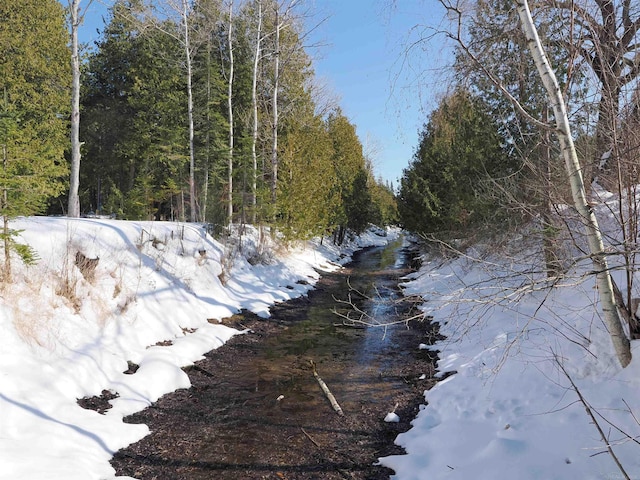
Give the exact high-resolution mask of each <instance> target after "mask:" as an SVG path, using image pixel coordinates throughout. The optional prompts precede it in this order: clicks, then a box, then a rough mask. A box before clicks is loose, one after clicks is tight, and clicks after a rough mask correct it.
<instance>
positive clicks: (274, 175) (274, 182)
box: [271, 3, 282, 208]
mask: <svg viewBox="0 0 640 480" xmlns="http://www.w3.org/2000/svg"><path fill="white" fill-rule="evenodd" d="M279 14H280V12H279V6H278V4H277V3H276V11H275V15H276V31H275V42H274V52H273V53H274V55H275V58H274V63H273V94H272V98H271V103H272V108H273V125H272V136H273V143H272V146H271V201H272V202H273V207H274V208H275V206H276V199H277V188H278V87H279V81H280V28H282V25H281V24H280V18H279V17H280V15H279Z"/></svg>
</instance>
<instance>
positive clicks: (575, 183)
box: [441, 0, 631, 367]
mask: <svg viewBox="0 0 640 480" xmlns="http://www.w3.org/2000/svg"><path fill="white" fill-rule="evenodd" d="M441 3H442V5H443V6H444V7H445V8H446V9H447V12H448V14H449V15H450V18H451V19H452V20H453V22H454V23H455V24H456V28H457V32H456V33H450V32H449V33H448V35H449V37H450V38H453V39H454V40H455V41H456V42H457V43H458V45H460V46H461V48H462V51H463V52H464V53H465V54H466V55H468V56H469V57H470V58H471V59H472V60H473V61H474V62H475V63H476V64H477V65H478V66H479V68H481V70H482V71H483V72H484V74H485V75H486V76H487V77H488V78H489V79H490V80H491V81H492V82H493V83H494V84H495V85H496V87H497V88H498V90H499V91H501V92H502V94H503V95H505V96H506V97H507V98H508V99H509V100H510V101H511V102H512V104H513V106H514V108H515V109H516V111H517V112H519V113H520V114H521V115H523V116H524V117H525V118H526V119H527V121H529V122H531V123H532V124H533V125H536V126H538V127H540V128H543V129H549V128H551V129H552V131H553V132H554V133H555V135H556V137H557V139H558V142H559V145H560V151H561V154H562V158H563V163H564V170H565V174H566V178H567V182H568V183H569V186H570V189H571V197H572V203H573V205H574V207H575V209H576V211H577V213H578V216H579V218H580V221H581V223H582V224H583V225H584V228H585V234H586V240H587V244H588V250H589V256H590V259H591V261H592V264H593V269H594V272H593V273H594V274H595V277H596V285H597V287H598V295H599V299H600V304H601V308H602V311H603V316H604V322H605V324H606V327H607V330H608V333H609V335H610V337H611V340H612V343H613V346H614V349H615V352H616V356H617V358H618V360H619V361H620V364H621V365H622V366H623V367H626V366H627V365H628V364H629V362H630V361H631V350H630V342H629V339H628V338H627V336H626V334H625V332H624V329H623V324H622V321H621V316H620V311H619V310H618V305H617V303H616V292H615V287H614V283H613V281H612V278H611V275H610V270H609V265H608V262H607V258H606V254H605V249H604V243H603V240H602V236H601V232H600V227H599V224H598V221H597V218H596V216H595V213H594V211H593V209H592V207H591V206H590V204H589V202H588V200H587V193H586V189H585V183H584V178H583V170H582V165H581V164H580V161H579V160H578V155H577V152H576V147H575V144H574V139H573V136H572V131H571V127H570V124H569V118H568V114H567V106H566V100H565V97H564V94H563V92H562V90H561V87H560V84H559V82H558V79H557V77H556V75H555V72H554V70H553V69H552V68H551V64H550V62H549V59H548V57H547V55H546V52H545V50H544V48H543V46H542V42H541V41H540V37H539V34H538V30H537V28H536V26H535V24H534V22H533V18H532V16H531V12H530V9H529V5H528V3H527V0H514V4H515V7H516V12H517V14H518V17H519V19H520V24H521V28H522V31H523V33H524V35H525V38H526V42H527V47H528V49H529V51H530V53H531V56H532V58H533V61H534V64H535V66H536V70H537V72H538V75H539V76H540V79H541V81H542V83H543V86H544V89H545V91H546V94H547V99H548V103H549V104H550V107H551V109H552V111H553V114H554V121H555V125H554V126H551V125H549V124H547V123H546V122H544V121H542V120H540V119H539V118H536V117H535V116H534V115H532V114H531V113H530V112H529V111H528V109H527V108H526V106H525V105H522V104H521V103H520V102H518V100H517V99H516V98H515V97H514V96H513V94H512V93H511V92H510V91H509V90H508V89H507V88H505V86H504V84H503V83H502V82H501V80H500V78H498V77H497V75H496V74H495V72H494V71H492V70H491V69H490V67H488V66H486V65H484V64H483V62H482V60H481V59H480V58H479V57H478V56H476V55H474V53H473V52H471V50H470V49H469V47H468V45H467V44H466V43H465V42H464V40H463V39H462V30H463V22H462V16H463V15H462V10H461V9H460V8H459V6H458V5H457V4H452V3H448V2H447V1H446V0H441Z"/></svg>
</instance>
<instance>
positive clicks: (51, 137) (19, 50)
mask: <svg viewBox="0 0 640 480" xmlns="http://www.w3.org/2000/svg"><path fill="white" fill-rule="evenodd" d="M0 45H2V49H1V51H0V146H1V148H2V152H1V154H2V158H0V161H1V165H0V191H1V192H0V194H1V197H0V212H1V215H2V217H3V219H4V227H3V231H2V233H1V237H2V239H3V241H4V250H5V269H4V275H3V277H4V278H5V279H10V277H11V271H10V250H11V247H12V246H13V247H16V244H15V243H14V241H13V235H14V232H12V231H11V230H10V229H9V226H8V221H9V219H10V218H12V217H15V216H17V215H32V214H34V213H38V212H41V211H42V210H43V208H44V207H45V206H46V203H47V201H48V200H49V199H50V198H51V197H54V196H57V195H59V194H60V193H61V192H62V190H63V188H64V186H65V182H64V180H63V178H64V176H66V175H67V174H68V165H67V164H66V162H65V160H64V151H65V147H66V145H67V143H68V138H67V128H68V115H69V106H70V103H71V99H70V95H69V91H70V90H69V88H70V81H71V78H70V68H69V50H68V48H67V32H66V28H65V18H64V12H63V9H62V7H61V6H60V4H59V3H58V2H57V1H55V0H25V1H22V2H2V3H0ZM23 251H24V249H23Z"/></svg>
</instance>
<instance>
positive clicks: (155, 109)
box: [81, 0, 397, 238]
mask: <svg viewBox="0 0 640 480" xmlns="http://www.w3.org/2000/svg"><path fill="white" fill-rule="evenodd" d="M141 5H142V2H141V1H140V0H118V1H117V2H116V3H115V4H114V5H113V7H112V16H111V18H110V21H109V23H108V25H107V26H106V28H105V31H104V32H103V33H102V37H101V39H100V41H99V42H98V43H97V44H96V49H95V50H94V51H93V52H92V53H91V54H90V56H89V58H88V62H87V64H86V66H85V70H84V78H83V92H82V106H83V111H82V122H81V129H82V131H81V137H82V139H83V140H84V141H85V142H86V144H85V147H84V151H83V162H82V164H81V186H82V189H81V196H82V198H81V204H82V205H86V206H88V207H89V208H91V209H92V210H94V211H97V212H99V213H105V214H109V213H114V214H116V215H117V216H118V217H120V218H127V219H138V218H150V217H154V218H166V219H171V218H182V214H183V211H182V205H183V204H184V203H188V202H189V199H188V198H187V197H188V192H189V185H188V176H187V163H188V131H187V110H186V109H187V99H186V95H187V90H186V72H185V71H184V50H183V45H181V44H180V42H179V40H178V39H177V38H179V37H180V35H181V32H180V31H178V28H179V27H178V25H177V24H176V23H175V21H176V20H175V19H171V18H166V19H165V21H164V22H163V23H162V30H163V31H160V30H158V29H156V28H151V27H148V28H147V27H145V28H143V24H141V23H140V22H139V21H137V20H134V18H136V16H138V17H141V18H142V17H144V15H136V13H137V12H138V9H139V8H141ZM275 7H276V2H267V3H265V4H263V14H264V18H263V24H262V43H261V56H260V62H259V71H258V76H257V78H256V83H257V106H258V135H257V145H256V154H257V164H258V165H257V167H258V171H257V175H256V178H257V181H256V183H257V185H256V190H257V207H256V209H255V212H254V211H253V179H254V171H253V156H252V151H251V144H252V129H253V108H252V107H253V104H252V98H251V90H252V88H251V87H252V79H253V78H252V73H253V58H254V52H255V38H256V36H255V35H256V18H255V15H256V12H257V11H256V8H255V3H253V2H245V3H243V4H242V6H241V8H240V9H239V10H237V12H236V14H235V18H234V20H233V22H234V24H233V29H232V33H233V39H232V41H233V51H234V81H233V85H232V87H233V88H232V105H233V117H234V125H233V135H234V148H233V192H231V193H232V197H233V209H234V218H235V219H239V220H241V221H243V222H244V221H252V220H253V218H254V213H255V219H256V221H257V222H258V223H259V222H262V221H264V220H265V219H268V220H269V221H271V219H274V218H275V219H277V224H278V226H279V227H280V228H282V229H283V230H284V231H285V232H286V233H287V235H288V236H289V237H295V238H308V237H310V236H312V235H316V234H319V233H324V232H325V231H326V230H327V229H331V228H336V227H338V226H340V227H341V228H342V229H345V228H352V229H354V230H357V231H361V230H363V229H364V228H365V227H366V226H367V224H368V223H369V222H370V221H372V220H375V221H377V222H394V221H397V214H396V210H395V199H394V196H393V191H392V189H389V188H387V187H384V186H382V185H379V184H378V183H377V182H376V181H375V180H374V179H373V176H372V174H371V172H370V168H369V167H368V166H367V164H366V162H365V160H364V157H363V153H362V145H361V143H360V141H359V139H358V137H357V135H356V131H355V126H354V125H352V124H351V123H350V122H349V120H348V119H347V118H346V117H345V116H344V115H342V112H340V111H339V110H337V111H335V112H332V113H331V114H330V115H329V116H328V117H324V116H322V115H319V114H318V113H317V112H316V109H317V105H316V104H315V101H314V99H313V96H312V94H311V89H310V85H311V82H310V79H311V78H312V77H313V70H312V66H311V59H310V58H309V56H308V55H307V53H306V51H305V49H304V47H303V45H302V38H303V35H301V30H300V28H301V24H298V23H297V22H296V21H291V22H288V23H287V27H286V28H283V29H281V32H280V33H281V36H280V48H279V59H280V76H279V78H278V84H279V88H278V112H279V122H278V161H279V169H278V179H277V202H276V203H274V202H273V201H272V196H271V194H270V191H269V187H270V186H271V184H272V180H273V179H272V178H271V176H272V171H273V169H272V164H271V162H272V155H271V153H272V152H271V148H272V144H273V128H272V127H273V113H274V106H273V105H272V101H273V96H272V93H273V86H274V80H275V79H274V77H273V73H274V64H273V62H274V60H275V58H276V56H275V55H274V53H273V50H274V48H275V45H274V35H273V31H274V27H275V25H274V22H275V17H274V8H275ZM280 20H282V19H280ZM227 22H228V19H227V13H226V11H221V4H220V2H218V1H217V0H206V1H201V2H197V4H195V5H194V8H193V10H192V17H191V18H190V21H189V25H190V26H191V29H192V32H191V33H192V35H191V40H192V42H193V43H192V46H193V49H194V50H193V51H194V56H193V58H192V60H193V61H192V67H193V72H192V73H193V75H192V86H193V90H192V92H193V100H194V112H193V113H194V115H193V118H194V127H195V132H194V133H195V138H194V146H195V152H194V153H195V167H196V171H195V173H196V195H197V201H198V209H199V211H200V212H201V219H202V220H204V221H207V222H212V223H226V221H227V220H226V208H225V207H226V205H225V204H226V201H227V198H228V193H229V191H228V188H229V182H228V179H227V173H228V170H227V168H228V167H227V162H228V156H229V125H228V112H227V109H228V98H227V96H228V90H227V89H228V83H227V82H228V73H229V60H230V55H229V53H230V52H229V45H228V44H227V42H228V38H227V32H228V30H227V28H228V25H227ZM166 32H169V33H173V34H174V35H167V33H166ZM176 37H177V38H176Z"/></svg>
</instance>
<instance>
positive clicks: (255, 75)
mask: <svg viewBox="0 0 640 480" xmlns="http://www.w3.org/2000/svg"><path fill="white" fill-rule="evenodd" d="M257 4H258V25H257V27H256V45H255V47H256V48H255V52H254V57H253V78H252V82H251V106H252V107H253V131H252V132H251V158H252V160H253V178H252V179H251V180H252V181H251V203H252V206H253V212H252V214H251V218H252V219H251V222H252V223H253V224H255V223H256V209H257V206H258V198H257V197H258V195H257V190H258V156H257V154H256V144H257V143H258V94H257V86H258V67H259V64H260V46H261V42H262V0H258V1H257Z"/></svg>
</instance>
